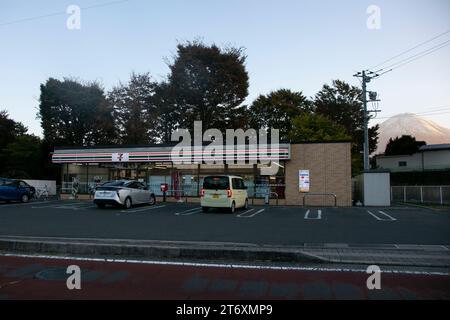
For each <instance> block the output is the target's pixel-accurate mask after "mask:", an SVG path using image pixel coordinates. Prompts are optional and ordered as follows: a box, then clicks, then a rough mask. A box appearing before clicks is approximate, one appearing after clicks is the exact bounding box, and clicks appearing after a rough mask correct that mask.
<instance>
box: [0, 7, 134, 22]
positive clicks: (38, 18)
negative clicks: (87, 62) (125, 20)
mask: <svg viewBox="0 0 450 320" xmlns="http://www.w3.org/2000/svg"><path fill="white" fill-rule="evenodd" d="M128 1H131V0H117V1H110V2H105V3H99V4H94V5H91V6H87V7H81V8H80V9H81V10H89V9H94V8H100V7H107V6H112V5H116V4H121V3H124V2H128ZM65 14H67V12H66V11H58V12H53V13H48V14H44V15H40V16H34V17H29V18H23V19H17V20H12V21H8V22H3V23H0V27H4V26H8V25H12V24H18V23H22V22H28V21H34V20H40V19H44V18H49V17H54V16H60V15H65Z"/></svg>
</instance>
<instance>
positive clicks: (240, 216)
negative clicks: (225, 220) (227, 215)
mask: <svg viewBox="0 0 450 320" xmlns="http://www.w3.org/2000/svg"><path fill="white" fill-rule="evenodd" d="M254 210H255V209H250V210H247V211H245V212H242V213H240V214H238V215H237V217H239V218H242V216H243V215H244V214H246V213H249V212H252V211H254Z"/></svg>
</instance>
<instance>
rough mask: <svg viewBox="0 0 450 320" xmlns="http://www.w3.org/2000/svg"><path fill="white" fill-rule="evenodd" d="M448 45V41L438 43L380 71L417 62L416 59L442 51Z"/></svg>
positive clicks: (449, 42) (449, 41)
mask: <svg viewBox="0 0 450 320" xmlns="http://www.w3.org/2000/svg"><path fill="white" fill-rule="evenodd" d="M449 44H450V40H447V41H444V42H442V43H440V44H438V45H435V46H434V47H431V48H429V49H427V50H424V51H422V52H419V53H417V54H415V55H413V56H411V57H408V58H405V59H403V60H400V61H398V62H396V63H394V64H391V65H390V66H388V67H385V68H384V69H381V70H385V69H389V68H392V69H397V68H399V67H400V66H402V65H405V64H408V63H410V62H412V61H415V60H417V59H420V58H422V57H425V56H427V55H429V54H431V53H433V52H435V51H438V50H440V49H442V48H444V47H446V46H448V45H449ZM409 60H410V61H409Z"/></svg>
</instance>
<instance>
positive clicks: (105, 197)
mask: <svg viewBox="0 0 450 320" xmlns="http://www.w3.org/2000/svg"><path fill="white" fill-rule="evenodd" d="M94 203H95V204H96V205H97V206H98V207H99V208H104V207H105V206H106V205H107V204H109V205H115V206H123V207H125V208H126V209H129V208H131V207H132V206H133V205H135V204H150V205H154V204H155V203H156V197H155V194H154V193H153V192H152V191H150V190H149V188H148V187H147V186H146V185H145V184H143V183H142V182H139V181H136V180H117V181H110V182H106V183H104V184H102V185H101V186H99V187H97V188H96V189H95V194H94Z"/></svg>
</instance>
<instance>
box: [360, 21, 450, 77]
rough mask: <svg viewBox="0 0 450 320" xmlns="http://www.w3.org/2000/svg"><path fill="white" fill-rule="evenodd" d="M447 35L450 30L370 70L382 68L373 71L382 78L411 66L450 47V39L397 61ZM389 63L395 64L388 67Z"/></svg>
mask: <svg viewBox="0 0 450 320" xmlns="http://www.w3.org/2000/svg"><path fill="white" fill-rule="evenodd" d="M447 34H450V29H449V30H447V31H445V32H443V33H440V34H438V35H436V36H434V37H432V38H430V39H428V40H426V41H424V42H421V43H419V44H417V45H415V46H414V47H412V48H410V49H408V50H405V51H403V52H401V53H399V54H397V55H395V56H393V57H391V58H389V59H386V60H384V61H383V62H381V63H379V64H377V65H375V66H373V67H372V68H370V69H369V70H371V71H372V70H374V69H376V68H379V67H381V69H379V70H377V71H372V72H373V73H376V74H378V77H380V76H382V75H384V74H386V73H388V72H391V71H393V70H395V69H398V68H400V67H403V66H405V65H407V64H409V63H411V62H414V61H416V60H418V59H421V58H423V57H426V56H428V55H430V54H432V53H434V52H436V51H438V50H441V49H443V48H445V47H447V46H449V45H450V39H448V40H445V41H443V42H440V43H438V44H436V45H434V46H432V47H430V48H427V49H425V50H422V51H420V52H417V53H415V54H413V55H410V56H407V57H405V58H403V59H400V60H397V59H398V58H400V57H402V56H404V55H406V54H407V53H410V52H412V51H414V50H416V49H418V48H420V47H422V46H424V45H426V44H429V43H431V42H432V41H434V40H436V39H438V38H441V37H443V36H445V35H447ZM395 60H397V61H396V62H393V61H395ZM388 62H393V63H391V64H390V65H387V66H386V64H387V63H388Z"/></svg>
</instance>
